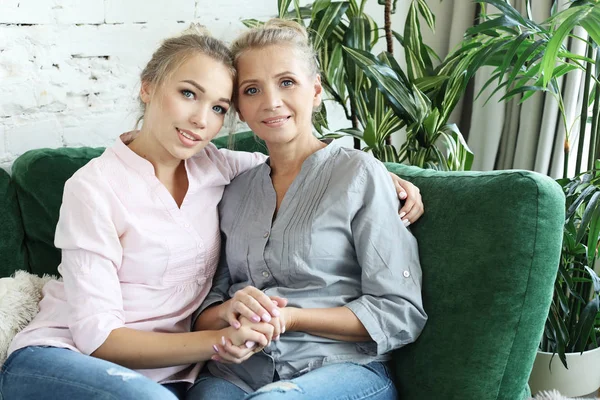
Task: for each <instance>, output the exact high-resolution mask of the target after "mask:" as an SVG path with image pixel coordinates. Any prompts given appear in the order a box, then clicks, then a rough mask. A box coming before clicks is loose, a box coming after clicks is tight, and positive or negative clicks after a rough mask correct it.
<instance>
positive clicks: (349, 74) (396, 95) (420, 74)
mask: <svg viewBox="0 0 600 400" xmlns="http://www.w3.org/2000/svg"><path fill="white" fill-rule="evenodd" d="M379 3H380V4H382V5H383V6H384V7H383V9H382V11H383V12H384V14H385V27H384V28H383V32H384V33H385V35H383V38H382V37H380V31H381V30H382V29H380V28H379V27H378V25H377V24H376V23H375V21H374V19H373V18H372V17H371V16H370V15H368V14H367V13H366V12H365V10H364V9H365V5H366V0H361V1H357V0H349V1H331V0H317V1H315V2H313V3H311V4H309V5H307V6H302V7H301V6H300V5H299V2H298V0H293V1H292V0H279V1H278V2H277V6H278V11H279V12H278V15H279V17H280V18H291V19H294V20H296V21H298V22H299V23H301V24H303V25H305V26H306V27H307V29H308V32H309V35H310V37H311V41H312V44H313V46H314V47H315V50H316V51H317V55H318V59H319V64H320V68H321V74H322V82H323V85H324V87H325V90H326V92H327V93H328V95H329V97H330V98H331V99H332V100H333V101H335V102H336V103H338V104H339V105H340V106H341V107H342V108H343V110H344V112H345V115H346V118H347V119H348V121H349V124H350V126H349V127H348V128H346V129H341V130H340V131H339V132H340V133H334V134H331V133H330V134H327V135H326V136H339V134H343V135H350V136H353V137H354V138H355V146H360V143H361V142H363V143H364V144H365V147H364V148H363V150H366V151H371V152H372V153H373V155H374V156H375V157H377V158H379V159H380V160H382V161H388V162H404V161H408V162H409V163H410V164H412V165H416V166H420V167H427V168H435V169H442V170H465V169H470V167H471V164H472V160H473V154H472V153H471V151H470V150H469V148H468V146H467V145H466V143H465V142H464V140H463V137H462V135H461V133H460V131H459V130H458V128H457V127H456V126H455V125H452V124H448V123H447V120H448V117H449V115H450V112H451V111H452V109H453V108H454V106H455V105H456V101H457V100H458V96H459V95H460V93H459V92H458V91H455V92H452V93H448V98H447V99H446V100H445V101H443V102H436V101H432V100H431V99H430V98H429V97H428V92H430V91H431V90H430V89H431V88H432V86H434V85H438V86H439V85H440V84H441V82H444V81H445V79H444V78H441V79H440V78H439V77H437V76H435V71H434V68H433V65H432V61H431V56H430V55H434V56H435V54H434V53H433V51H432V50H431V49H430V48H429V47H427V46H426V45H424V43H423V40H422V36H421V32H420V23H419V15H421V16H423V17H424V18H425V20H426V21H427V23H428V25H429V26H430V27H431V28H433V26H434V23H435V22H434V21H435V19H434V16H433V14H432V13H431V10H430V9H429V7H428V6H427V4H426V3H425V1H424V0H412V1H411V5H410V11H409V15H408V17H407V21H406V27H405V30H404V34H403V35H401V34H399V33H397V32H394V31H392V29H391V17H390V14H391V13H392V12H393V11H394V9H395V6H396V1H392V0H380V1H379ZM244 23H245V24H246V25H247V26H250V27H252V26H256V25H260V24H262V22H260V21H257V20H245V21H244ZM394 38H395V39H396V40H397V41H398V42H399V43H400V45H402V46H403V47H404V49H405V53H406V61H407V64H408V67H407V72H406V73H405V72H404V70H403V69H402V68H401V67H400V65H399V64H398V62H397V61H396V59H395V58H394V56H393V42H392V41H393V40H394ZM379 40H385V41H386V45H387V46H386V47H387V49H386V51H383V52H381V53H380V54H378V55H374V54H373V53H372V50H373V46H374V45H375V44H376V43H377V42H378V41H379ZM464 87H466V83H465V85H464ZM464 87H463V88H462V90H463V92H464ZM455 89H456V88H453V90H455ZM459 89H460V88H459ZM315 127H316V128H317V130H318V131H319V132H320V133H325V132H326V131H327V130H328V127H327V115H326V109H325V107H322V108H321V111H320V114H319V115H318V116H317V118H316V121H315ZM402 128H405V129H406V132H407V140H406V142H405V143H404V144H403V145H402V146H401V147H400V148H399V149H396V148H395V147H394V146H392V145H391V141H390V137H391V135H392V133H394V132H397V131H398V130H400V129H402Z"/></svg>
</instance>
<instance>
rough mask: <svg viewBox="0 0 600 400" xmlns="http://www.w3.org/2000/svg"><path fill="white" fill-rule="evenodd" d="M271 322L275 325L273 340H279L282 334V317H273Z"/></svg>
mask: <svg viewBox="0 0 600 400" xmlns="http://www.w3.org/2000/svg"><path fill="white" fill-rule="evenodd" d="M269 324H271V326H272V327H273V336H272V338H273V340H279V335H281V318H273V319H272V320H271V322H269Z"/></svg>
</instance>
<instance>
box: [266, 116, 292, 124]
mask: <svg viewBox="0 0 600 400" xmlns="http://www.w3.org/2000/svg"><path fill="white" fill-rule="evenodd" d="M290 118H291V116H289V115H288V116H287V117H275V118H268V119H265V120H263V121H262V122H263V124H265V125H267V126H281V125H283V124H284V123H285V122H287V121H288V120H289V119H290Z"/></svg>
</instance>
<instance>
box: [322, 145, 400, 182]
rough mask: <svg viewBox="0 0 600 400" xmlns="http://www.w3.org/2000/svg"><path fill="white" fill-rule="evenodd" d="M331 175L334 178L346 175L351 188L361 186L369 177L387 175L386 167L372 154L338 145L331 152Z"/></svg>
mask: <svg viewBox="0 0 600 400" xmlns="http://www.w3.org/2000/svg"><path fill="white" fill-rule="evenodd" d="M331 157H332V159H333V163H331V167H332V168H333V171H332V175H333V177H335V178H336V179H342V178H344V177H346V178H347V179H346V180H349V181H350V183H351V184H352V188H353V189H355V188H356V187H361V186H363V184H364V183H365V181H366V180H368V179H369V178H370V177H371V178H372V177H377V176H387V175H389V174H388V173H387V169H386V168H385V166H384V165H383V163H382V162H381V161H379V160H378V159H376V158H375V157H373V155H372V154H369V153H366V152H364V151H362V150H356V149H351V148H348V147H339V148H337V149H335V151H333V152H332V153H331Z"/></svg>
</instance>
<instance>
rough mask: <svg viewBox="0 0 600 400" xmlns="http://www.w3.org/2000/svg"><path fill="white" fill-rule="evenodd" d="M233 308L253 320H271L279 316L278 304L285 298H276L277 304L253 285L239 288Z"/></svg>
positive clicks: (234, 298)
mask: <svg viewBox="0 0 600 400" xmlns="http://www.w3.org/2000/svg"><path fill="white" fill-rule="evenodd" d="M232 300H233V303H232V309H233V311H234V312H236V313H238V314H239V315H243V316H244V317H246V318H248V319H249V320H251V321H253V322H259V321H261V320H262V321H264V322H269V321H271V318H272V317H278V316H279V310H278V308H277V305H279V301H282V302H283V301H284V300H285V299H282V298H279V297H278V298H276V301H277V303H278V304H277V305H275V304H274V303H273V300H271V299H270V298H269V296H267V295H266V294H264V293H263V292H262V291H260V290H258V289H257V288H255V287H253V286H247V287H245V288H244V289H242V290H238V291H237V292H236V293H235V295H234V297H233V299H232Z"/></svg>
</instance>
